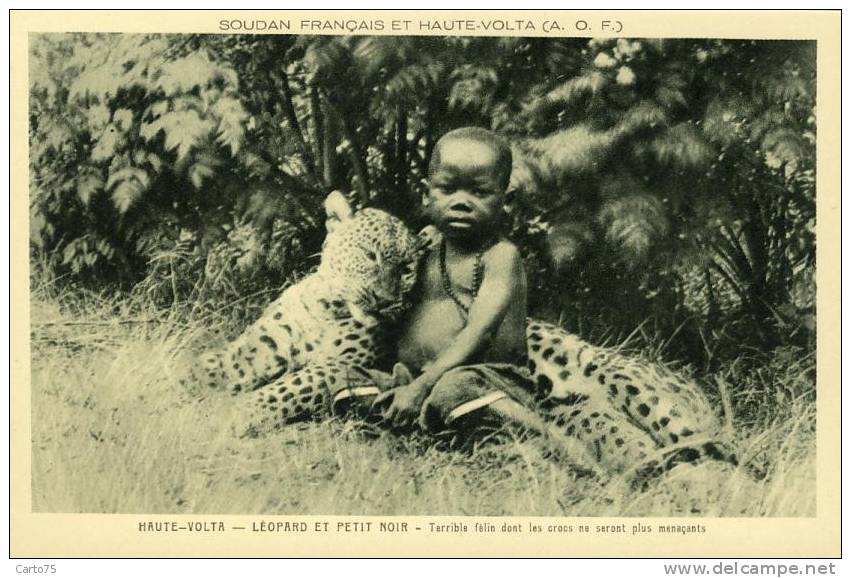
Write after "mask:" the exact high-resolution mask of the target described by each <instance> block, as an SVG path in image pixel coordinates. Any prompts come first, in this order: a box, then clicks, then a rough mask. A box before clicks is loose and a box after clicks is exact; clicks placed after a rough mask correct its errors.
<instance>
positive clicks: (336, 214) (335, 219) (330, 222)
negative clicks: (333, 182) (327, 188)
mask: <svg viewBox="0 0 851 578" xmlns="http://www.w3.org/2000/svg"><path fill="white" fill-rule="evenodd" d="M353 214H354V213H353V211H352V206H351V205H350V204H349V201H348V199H346V195H344V194H343V193H341V192H340V191H331V193H330V194H329V195H328V196H327V197H326V198H325V229H326V230H327V231H328V232H329V233H330V232H331V231H333V230H334V229H336V228H337V226H338V225H339V224H340V223H342V222H343V221H347V220H349V219H351V218H352V215H353Z"/></svg>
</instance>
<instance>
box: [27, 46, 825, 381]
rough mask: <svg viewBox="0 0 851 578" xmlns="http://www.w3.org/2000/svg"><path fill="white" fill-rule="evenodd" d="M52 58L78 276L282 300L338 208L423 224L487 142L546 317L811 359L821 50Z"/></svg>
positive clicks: (729, 352)
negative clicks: (431, 193) (467, 130)
mask: <svg viewBox="0 0 851 578" xmlns="http://www.w3.org/2000/svg"><path fill="white" fill-rule="evenodd" d="M30 63H31V64H30V70H31V76H30V175H31V182H30V199H31V229H32V234H31V238H32V246H33V255H34V257H36V259H34V262H38V263H42V264H45V268H46V269H49V270H51V271H52V272H53V274H55V275H66V274H67V275H69V276H70V277H69V278H71V279H74V280H75V281H77V282H84V283H86V284H89V285H95V286H106V287H123V288H125V289H126V288H130V287H135V288H134V290H135V291H145V292H149V293H150V294H151V295H153V296H156V300H157V302H159V303H173V302H177V301H183V300H192V299H193V298H197V297H198V296H199V295H207V296H216V295H217V296H218V297H219V298H221V299H235V298H238V296H239V295H240V294H245V293H250V292H252V291H255V290H257V291H262V290H264V289H266V290H268V289H269V288H272V287H279V286H280V285H282V284H285V283H287V282H288V281H289V280H291V279H292V278H293V276H297V275H299V274H300V273H301V272H303V271H304V270H305V269H306V268H308V267H309V266H310V265H311V264H312V263H313V261H312V259H311V256H312V255H313V254H315V253H316V252H317V250H318V248H319V244H320V242H321V238H322V235H323V232H322V221H323V216H322V214H321V202H322V200H323V199H324V197H325V195H326V194H327V193H328V192H329V191H331V190H333V189H336V188H341V189H344V190H352V191H353V197H354V198H355V199H356V201H357V202H358V203H360V204H361V205H366V204H371V205H377V206H381V207H384V208H387V209H388V210H391V211H393V212H395V213H397V214H399V215H400V216H402V217H403V218H405V219H407V220H408V221H409V222H410V223H411V224H412V225H414V226H418V225H420V224H422V223H421V221H420V217H419V215H418V212H417V210H416V207H418V206H419V197H420V195H421V194H422V193H423V192H424V190H425V180H426V177H427V171H428V162H429V159H430V156H431V152H432V149H433V147H434V143H435V141H436V140H437V138H439V136H440V135H441V134H443V133H444V132H446V131H447V130H449V129H451V128H455V127H458V126H462V125H478V126H484V127H489V128H492V129H494V130H496V131H498V132H500V133H501V134H503V135H504V136H506V137H507V138H508V139H509V140H510V141H511V143H512V147H513V149H514V152H515V167H514V171H513V174H512V183H511V189H512V191H513V192H514V195H513V198H514V199H515V201H514V205H513V208H514V211H513V225H512V232H511V233H512V235H513V236H514V237H515V238H516V240H517V241H518V243H519V245H520V246H521V248H522V249H523V250H524V251H525V252H526V254H527V269H528V272H529V275H530V280H531V283H532V288H533V290H532V291H530V296H531V303H530V306H531V308H532V309H533V312H534V313H535V314H539V315H548V316H550V317H556V318H560V319H561V320H562V321H564V322H566V323H567V324H568V325H569V326H571V327H572V328H574V329H576V330H578V331H580V332H582V333H585V334H589V335H588V336H589V337H591V338H606V337H608V338H619V337H623V336H625V335H626V334H629V333H631V332H632V331H633V330H634V329H635V328H636V327H641V330H642V331H643V332H645V333H648V334H649V335H652V334H657V335H662V336H668V337H669V336H672V335H676V336H677V337H676V339H670V340H669V341H668V342H669V343H670V344H671V349H672V350H671V352H670V353H671V354H672V355H676V356H678V357H682V358H685V359H688V360H690V361H694V362H700V363H705V364H713V363H715V362H716V361H719V362H722V361H723V360H724V359H729V358H732V357H733V356H735V352H736V351H737V350H739V349H741V348H742V347H748V348H755V349H757V350H763V351H770V350H773V349H774V348H778V347H787V348H804V349H811V348H812V347H813V345H814V343H813V339H814V319H815V310H814V307H815V306H814V284H813V278H814V274H813V272H814V268H815V233H814V231H815V130H816V119H815V46H814V44H813V43H811V42H781V41H770V42H769V41H738V40H659V39H623V38H621V39H600V40H597V39H595V40H591V41H588V40H585V39H577V38H572V39H533V38H528V39H527V38H500V39H491V38H438V37H398V38H396V37H368V36H350V37H333V36H316V37H311V36H299V37H296V36H260V35H258V36H252V35H230V36H228V35H212V36H204V35H169V36H164V35H109V34H68V35H52V34H43V35H34V36H33V37H32V38H31V43H30ZM140 281H141V283H140ZM674 344H676V345H674Z"/></svg>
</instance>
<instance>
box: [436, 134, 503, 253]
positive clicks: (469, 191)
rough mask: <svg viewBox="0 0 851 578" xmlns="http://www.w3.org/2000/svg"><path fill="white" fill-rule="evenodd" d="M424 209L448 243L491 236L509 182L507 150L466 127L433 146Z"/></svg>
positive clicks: (498, 141)
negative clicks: (459, 238) (457, 238)
mask: <svg viewBox="0 0 851 578" xmlns="http://www.w3.org/2000/svg"><path fill="white" fill-rule="evenodd" d="M428 176H429V190H428V194H427V196H426V197H425V198H424V199H423V204H424V205H425V207H426V211H427V213H428V215H429V217H430V219H431V220H432V222H433V223H434V224H435V225H436V226H437V227H438V229H440V230H441V232H442V233H443V234H445V235H447V236H451V237H473V236H481V235H482V234H487V233H492V232H493V230H494V226H495V225H496V224H497V223H498V221H499V218H500V215H501V212H502V209H503V207H504V206H505V196H506V195H505V193H506V190H507V189H508V182H509V179H510V178H511V149H510V148H509V146H508V144H506V142H505V141H503V140H502V139H501V138H500V137H498V136H497V135H496V134H494V133H493V132H491V131H489V130H485V129H483V128H477V127H464V128H459V129H456V130H453V131H451V132H448V133H446V134H445V135H443V137H442V138H441V139H440V140H439V141H437V144H435V146H434V151H433V153H432V156H431V163H430V164H429V170H428Z"/></svg>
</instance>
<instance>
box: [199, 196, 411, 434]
mask: <svg viewBox="0 0 851 578" xmlns="http://www.w3.org/2000/svg"><path fill="white" fill-rule="evenodd" d="M326 210H327V211H328V213H329V221H328V225H329V226H328V229H329V233H328V236H327V238H326V240H325V244H324V246H323V251H322V257H321V262H320V265H319V268H318V270H317V271H316V272H315V273H313V274H311V275H309V276H308V277H306V278H304V279H303V280H301V281H300V282H298V283H296V284H295V285H293V286H291V287H289V288H288V289H286V290H285V291H284V292H283V293H282V294H281V296H280V297H278V299H276V300H275V301H273V302H272V303H271V304H270V305H269V306H268V307H267V308H266V310H265V311H264V312H263V314H262V315H261V316H260V318H259V319H258V320H257V321H256V322H255V323H253V324H252V325H251V326H250V327H248V329H246V330H245V331H244V332H243V333H242V334H241V335H240V336H239V337H238V338H237V339H235V340H234V341H233V342H231V343H229V344H227V345H226V346H225V347H224V348H221V349H215V350H212V351H209V352H207V353H205V354H203V355H201V357H200V359H199V360H198V361H197V362H196V363H195V364H193V367H192V371H191V373H190V376H189V381H191V382H192V384H193V385H195V386H198V384H200V388H202V389H204V390H210V389H213V390H225V391H229V392H230V393H232V394H237V393H239V392H250V391H254V390H256V389H258V388H260V387H261V386H262V387H263V391H264V395H265V396H266V397H265V398H264V400H263V403H262V404H260V405H261V406H262V407H263V408H264V409H267V410H274V411H276V412H279V413H278V415H277V418H279V419H281V420H283V421H291V420H293V419H298V418H303V417H305V416H308V415H319V414H321V412H322V411H323V410H324V409H325V408H326V406H327V404H328V397H329V395H328V391H329V387H330V389H331V390H334V388H335V387H336V386H338V385H339V384H345V383H349V382H351V383H356V382H357V378H360V377H362V375H363V371H362V370H361V369H359V368H362V367H373V366H375V365H376V364H377V362H378V361H379V359H378V356H379V354H380V352H381V351H386V350H387V349H388V347H387V346H386V345H385V341H386V340H387V339H388V335H387V329H388V323H389V322H391V321H393V320H394V319H396V318H397V317H398V315H399V314H400V313H401V312H402V311H403V310H404V307H405V304H406V302H407V299H406V297H407V295H408V294H409V292H410V291H411V289H412V288H413V286H414V283H415V282H416V273H417V261H418V259H419V255H420V253H421V250H422V243H421V242H419V240H418V238H417V237H416V236H415V235H413V234H412V233H411V232H410V231H409V230H408V229H407V228H406V227H405V225H404V224H403V223H402V221H401V220H399V219H397V218H396V217H393V216H392V215H389V214H388V213H386V212H384V211H380V210H377V209H363V210H361V211H359V212H358V213H357V214H355V215H354V216H352V214H351V210H350V209H349V207H348V203H347V202H346V201H345V198H344V197H342V195H341V194H340V193H332V195H331V196H329V199H328V201H326ZM281 388H284V390H285V391H279V390H281ZM344 389H345V388H344ZM272 392H276V393H277V395H275V394H274V393H272ZM267 418H268V416H265V417H264V418H263V421H267V420H268V419H267Z"/></svg>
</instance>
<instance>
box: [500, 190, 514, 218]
mask: <svg viewBox="0 0 851 578" xmlns="http://www.w3.org/2000/svg"><path fill="white" fill-rule="evenodd" d="M516 200H517V191H516V190H515V189H509V190H508V191H506V193H505V198H504V199H503V201H502V210H503V212H504V213H505V214H506V215H511V214H512V213H513V212H514V208H515V201H516Z"/></svg>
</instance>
